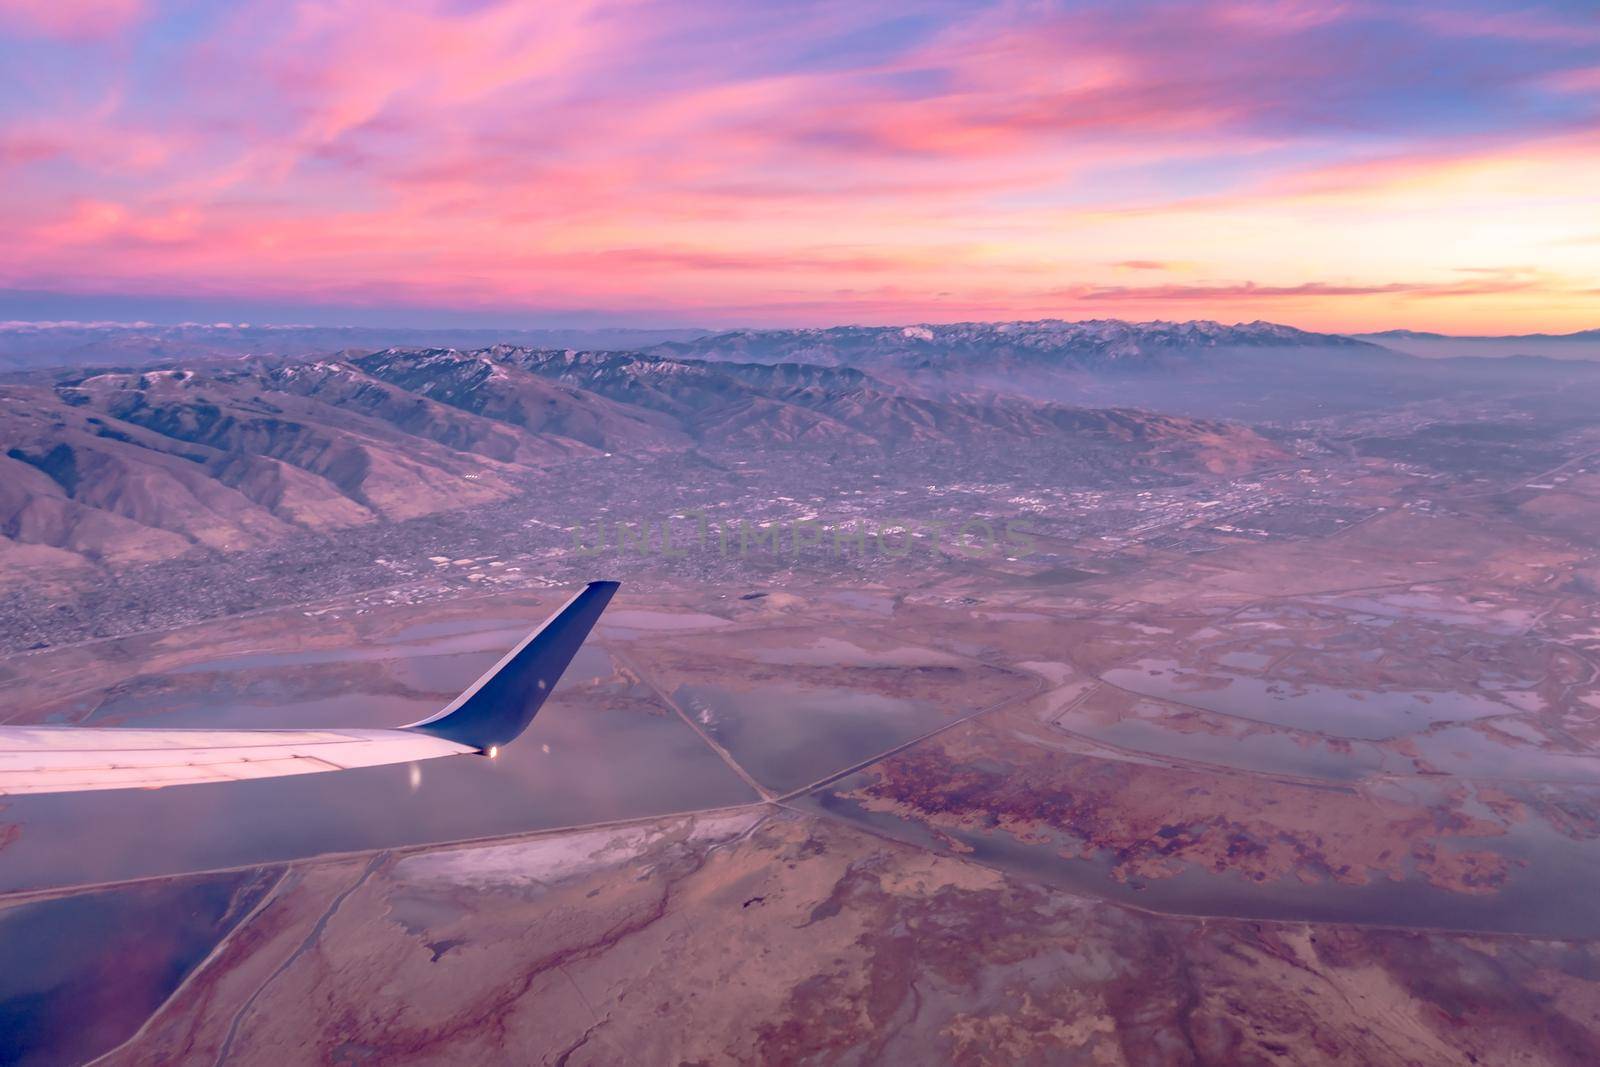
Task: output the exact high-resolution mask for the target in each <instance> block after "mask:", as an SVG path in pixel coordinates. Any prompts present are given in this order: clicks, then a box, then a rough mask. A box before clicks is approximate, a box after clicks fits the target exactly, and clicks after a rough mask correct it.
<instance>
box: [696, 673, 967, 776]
mask: <svg viewBox="0 0 1600 1067" xmlns="http://www.w3.org/2000/svg"><path fill="white" fill-rule="evenodd" d="M672 699H673V701H674V702H675V703H677V705H678V706H679V707H681V708H683V709H684V710H685V711H686V712H687V713H688V714H690V715H692V716H693V717H694V718H695V719H696V720H697V721H698V722H699V723H700V725H701V726H702V727H703V728H704V729H705V730H706V732H707V733H709V734H711V736H712V737H714V738H715V739H716V740H717V742H718V743H719V744H721V745H722V746H723V747H725V748H726V749H727V750H728V751H729V752H730V753H732V754H733V757H734V759H736V760H737V761H738V762H739V765H740V766H742V767H744V769H745V770H747V771H749V772H750V774H751V775H752V776H753V777H754V778H755V779H756V781H758V782H760V783H762V784H763V785H766V786H770V787H771V788H773V789H778V790H785V789H796V788H799V787H800V786H803V785H807V784H809V783H811V782H814V781H817V780H818V779H820V778H823V777H825V776H827V775H829V774H832V773H834V772H837V771H840V770H843V769H844V768H846V767H849V766H851V765H852V764H855V763H859V762H861V761H862V760H864V759H868V758H870V757H872V756H875V755H877V754H878V753H880V752H883V751H885V750H886V749H890V748H893V747H894V746H895V745H898V744H902V743H903V742H906V741H909V740H911V739H912V738H914V737H918V736H920V735H922V734H924V733H927V732H928V731H929V730H932V729H935V728H936V727H939V726H942V725H944V724H945V723H947V722H949V721H950V720H951V719H952V718H954V717H955V716H956V715H957V714H960V712H959V711H955V710H951V709H946V708H941V707H939V706H936V705H934V704H931V703H928V702H926V701H919V700H903V699H899V698H896V697H889V696H883V695H881V694H879V693H869V692H862V691H860V690H855V689H838V688H825V687H809V686H793V685H758V686H752V687H750V688H749V689H739V690H732V689H725V688H723V687H721V686H714V685H686V686H680V687H679V688H678V689H677V690H676V691H675V692H674V693H673V694H672Z"/></svg>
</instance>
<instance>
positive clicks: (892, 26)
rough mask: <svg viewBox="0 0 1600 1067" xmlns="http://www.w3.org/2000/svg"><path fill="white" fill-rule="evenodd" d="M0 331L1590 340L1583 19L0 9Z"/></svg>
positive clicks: (1593, 28) (1481, 11)
mask: <svg viewBox="0 0 1600 1067" xmlns="http://www.w3.org/2000/svg"><path fill="white" fill-rule="evenodd" d="M0 180H3V183H4V190H5V192H4V196H3V198H0V236H3V239H4V249H5V251H4V253H3V254H0V290H4V292H0V318H12V319H65V318H72V319H93V318H118V319H128V318H148V319H152V320H161V319H172V318H174V317H184V318H188V317H201V316H204V317H210V318H223V319H228V320H231V321H238V320H249V321H280V322H325V323H337V322H342V321H353V320H357V319H359V320H361V321H374V320H375V319H377V320H381V321H387V322H392V323H395V324H417V325H428V324H434V323H441V322H451V323H468V322H481V323H482V324H485V325H545V324H552V325H554V324H577V323H594V324H600V323H608V324H609V323H617V324H628V325H657V324H659V325H673V324H687V325H697V326H708V327H715V326H724V325H825V324H833V323H840V322H864V323H903V322H920V321H955V320H963V319H979V318H982V319H993V318H1038V317H1045V316H1051V317H1063V318H1096V317H1116V318H1135V319H1148V318H1168V319H1187V318H1216V319H1221V320H1224V321H1235V320H1253V319H1258V318H1259V319H1269V320H1274V321H1280V322H1288V323H1292V324H1294V325H1298V326H1302V327H1306V328H1312V329H1333V330H1341V331H1354V330H1361V329H1384V328H1390V327H1398V326H1406V327H1412V328H1417V329H1433V330H1442V331H1446V332H1457V333H1484V332H1495V333H1509V332H1529V331H1536V330H1544V331H1552V332H1562V331H1569V330H1576V329H1583V328H1593V327H1600V5H1597V4H1596V3H1595V0H1574V2H1570V3H1543V4H1516V3H1506V2H1499V3H1474V2H1456V3H1438V4H1430V3H1402V2H1394V0H1350V2H1347V3H1341V2H1335V0H1326V2H1310V0H1273V2H1262V3H1251V2H1247V0H1199V2H1193V3H1144V2H1120V3H1054V4H1052V3H1031V2H1025V3H1007V2H1000V3H977V2H963V0H932V2H926V3H888V2H886V3H870V2H863V0H849V2H813V3H806V2H787V0H779V2H772V0H727V2H723V0H714V2H700V0H639V2H633V0H540V2H523V3H495V2H488V0H454V2H449V0H438V2H431V3H429V2H408V0H319V2H294V0H242V2H233V3H202V2H185V0H178V2H158V0H0Z"/></svg>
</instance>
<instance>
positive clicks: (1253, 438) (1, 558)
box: [0, 342, 1283, 576]
mask: <svg viewBox="0 0 1600 1067" xmlns="http://www.w3.org/2000/svg"><path fill="white" fill-rule="evenodd" d="M675 343H676V342H675ZM12 377H13V380H12V381H11V382H9V383H7V384H0V535H3V537H4V541H3V542H0V569H3V570H8V571H10V572H19V571H20V572H25V573H30V574H33V575H35V576H39V575H43V574H47V573H48V572H50V571H51V570H52V569H62V568H66V569H72V568H75V567H80V566H82V565H84V564H85V563H108V564H126V563H133V562H140V561H145V560H153V559H161V558H168V557H171V556H174V555H178V554H181V553H183V552H187V551H190V550H193V549H202V550H205V549H209V550H215V551H236V550H240V549H246V548H252V547H256V546H260V545H264V544H269V543H271V542H273V541H275V540H278V539H281V538H283V537H285V536H288V535H289V534H291V533H294V532H296V531H303V530H335V529H339V528H344V527H350V526H356V525H362V524H368V523H375V522H390V521H397V520H404V519H408V518H414V517H417V516H420V515H427V514H435V513H439V512H447V511H450V510H453V509H456V508H461V507H470V506H473V505H477V504H485V503H493V502H496V501H503V500H506V499H508V498H511V497H514V496H517V495H519V494H522V493H525V492H527V491H528V490H529V489H530V488H532V487H536V486H537V485H538V484H539V480H540V479H541V478H545V477H549V476H551V475H552V473H553V472H555V471H557V470H558V469H559V468H560V466H561V465H562V464H564V463H566V462H568V461H570V460H574V459H577V458H581V457H593V456H599V455H603V454H606V453H627V454H631V455H639V454H646V453H648V454H663V455H674V454H683V455H686V454H690V453H696V452H698V453H703V454H706V455H709V456H713V457H723V458H728V457H737V456H746V455H749V454H751V453H752V452H769V453H770V452H772V451H773V450H792V451H794V452H795V453H796V454H797V462H807V461H808V459H807V458H806V457H816V458H825V457H826V456H829V455H837V454H838V451H839V450H840V449H857V450H874V451H875V452H877V453H882V454H884V455H893V454H895V453H896V452H899V451H903V450H906V449H922V450H927V449H936V448H942V449H950V450H961V451H962V452H967V451H971V450H974V449H980V450H981V449H986V448H1001V449H1007V450H1012V451H1016V450H1019V449H1024V448H1045V449H1054V450H1057V451H1064V452H1065V453H1069V454H1072V453H1075V454H1079V455H1084V456H1087V455H1090V454H1092V455H1094V456H1095V457H1096V458H1095V463H1096V464H1098V465H1100V466H1102V467H1104V468H1105V469H1106V470H1111V469H1115V468H1116V467H1117V466H1118V465H1126V466H1128V467H1130V468H1132V467H1146V468H1160V469H1163V470H1168V471H1173V472H1187V473H1191V474H1203V473H1205V472H1222V471H1234V470H1240V469H1247V468H1249V467H1251V466H1254V465H1257V464H1260V463H1264V462H1267V461H1269V460H1273V459H1278V458H1281V457H1282V455H1283V453H1282V452H1281V451H1280V450H1279V448H1278V447H1277V446H1276V445H1274V444H1273V443H1272V442H1270V441H1269V440H1268V439H1266V438H1264V437H1262V436H1261V435H1259V434H1258V433H1256V432H1255V431H1252V430H1250V429H1247V428H1245V427H1243V426H1239V425H1236V424H1231V423H1227V422H1221V421H1217V420H1210V419H1196V418H1187V417H1183V416H1177V415H1168V414H1157V413H1152V412H1147V411H1137V410H1129V409H1115V408H1092V407H1085V406H1081V405H1069V404H1061V403H1055V402H1051V401H1046V400H1037V399H1030V398H1026V397H1021V396H1014V395H1003V394H999V393H995V392H975V393H958V392H952V391H949V390H943V391H939V392H937V393H930V392H925V391H919V390H918V389H916V388H914V387H910V386H906V385H897V384H894V383H891V382H889V381H885V380H883V379H881V378H879V377H877V376H874V375H872V374H870V373H868V372H866V371H863V370H860V369H857V368H850V367H843V366H829V365H821V364H815V363H799V362H734V361H726V360H723V361H708V360H700V359H690V358H684V357H677V356H667V355H662V354H657V353H643V352H595V351H578V350H572V349H543V348H524V347H517V346H508V345H499V346H491V347H488V348H483V349H479V350H474V351H460V350H456V349H450V348H394V347H391V348H385V349H382V350H379V351H376V352H371V353H367V354H365V355H360V356H354V357H352V358H348V359H315V360H305V361H300V360H293V359H276V358H275V359H265V358H252V359H245V360H227V361H205V360H201V361H197V362H195V363H193V364H185V365H175V366H168V367H163V368H159V369H138V368H134V369H120V370H104V371H99V372H87V373H79V374H73V375H43V374H33V375H13V376H12Z"/></svg>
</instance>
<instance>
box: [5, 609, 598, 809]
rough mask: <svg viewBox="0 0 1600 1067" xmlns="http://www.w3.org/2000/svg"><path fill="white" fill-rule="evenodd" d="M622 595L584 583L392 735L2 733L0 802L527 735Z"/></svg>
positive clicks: (375, 760) (328, 766) (250, 774)
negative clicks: (434, 708)
mask: <svg viewBox="0 0 1600 1067" xmlns="http://www.w3.org/2000/svg"><path fill="white" fill-rule="evenodd" d="M616 591H617V583H616V582H591V583H589V585H588V586H586V587H585V588H584V589H583V591H582V592H580V593H579V594H578V595H577V596H575V597H573V598H572V599H571V600H569V601H568V602H567V603H566V604H565V605H564V606H563V607H562V608H561V610H560V611H558V612H556V613H555V614H554V615H552V616H551V617H550V618H549V619H548V620H546V621H545V623H544V625H543V626H540V627H539V628H538V629H537V630H535V631H534V632H533V633H531V634H529V635H528V636H527V637H525V638H523V640H522V641H521V642H519V643H518V644H517V646H516V647H515V648H513V649H512V650H511V651H510V652H508V653H506V655H505V657H504V658H503V659H501V660H500V662H499V663H497V664H495V665H494V667H493V668H492V669H490V670H489V672H488V673H486V674H484V675H483V677H481V678H479V679H478V680H477V681H476V682H473V683H472V685H471V686H470V687H468V689H467V690H466V692H464V693H462V694H461V695H460V696H459V697H457V698H456V699H455V700H454V701H452V702H451V703H450V704H449V706H447V707H446V708H445V709H444V710H443V711H441V712H439V713H438V714H437V715H432V716H429V717H428V718H426V719H422V720H421V721H419V722H414V723H411V724H409V725H407V726H400V727H396V728H394V729H389V730H342V729H329V730H192V729H142V728H131V727H130V728H127V729H123V728H118V727H85V726H0V796H8V795H14V794H20V793H67V792H77V791H80V790H87V789H157V788H160V787H162V786H168V785H187V784H193V783H198V782H234V781H243V780H246V779H251V778H275V777H278V776H280V775H286V774H313V773H316V772H318V771H341V770H347V769H349V768H352V767H373V766H377V765H379V764H384V763H410V762H412V761H413V760H422V759H433V758H435V757H437V756H454V755H460V754H463V753H484V754H488V755H494V754H495V753H496V752H497V751H498V750H499V746H501V745H503V744H505V743H506V742H508V741H511V740H513V739H515V738H516V737H517V735H519V734H521V733H522V731H523V730H525V729H527V727H528V724H529V723H530V722H532V721H533V717H534V715H536V714H538V711H539V708H540V706H541V705H543V704H544V702H545V699H546V698H547V697H548V696H549V695H550V691H551V690H552V689H553V688H554V687H555V684H556V681H557V680H558V679H559V678H560V677H561V674H562V672H563V671H565V670H566V669H567V664H569V663H571V662H572V657H573V656H574V655H576V654H577V651H578V648H579V646H581V645H582V644H583V641H584V638H585V637H587V636H588V635H589V631H590V629H592V628H593V626H594V624H595V622H596V621H597V620H598V619H599V618H600V613H601V612H602V611H604V610H605V607H606V605H607V604H608V603H610V601H611V597H612V595H613V594H614V593H615V592H616Z"/></svg>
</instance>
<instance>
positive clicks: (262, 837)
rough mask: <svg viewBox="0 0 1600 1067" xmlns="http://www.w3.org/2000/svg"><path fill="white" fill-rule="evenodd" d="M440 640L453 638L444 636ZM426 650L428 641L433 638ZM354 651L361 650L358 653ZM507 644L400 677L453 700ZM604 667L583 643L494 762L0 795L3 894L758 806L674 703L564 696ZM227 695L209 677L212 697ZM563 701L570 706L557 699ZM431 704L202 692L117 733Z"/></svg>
mask: <svg viewBox="0 0 1600 1067" xmlns="http://www.w3.org/2000/svg"><path fill="white" fill-rule="evenodd" d="M447 640H454V639H453V638H452V639H447ZM431 647H434V648H437V647H439V644H438V643H435V644H433V645H432V646H431ZM353 651H354V652H355V653H357V655H356V656H354V657H352V658H363V657H361V655H360V654H361V653H362V652H363V651H370V650H353ZM504 651H505V647H504V644H503V643H502V644H501V645H498V646H497V647H495V648H493V649H492V650H489V651H484V652H478V653H473V654H453V655H439V656H432V657H426V658H424V659H423V660H421V661H417V662H413V663H408V664H407V667H408V669H411V670H414V671H420V672H421V673H424V674H428V675H430V678H429V681H430V682H431V683H433V684H436V685H438V686H441V687H444V688H445V690H446V691H447V692H455V691H459V690H460V689H461V688H464V687H465V686H466V685H467V684H469V683H470V682H471V681H472V680H473V679H475V678H476V677H477V676H478V675H479V674H481V673H482V672H483V671H485V670H487V669H488V668H489V667H490V666H491V665H493V663H494V662H495V661H496V660H497V659H498V658H499V657H500V655H502V654H503V653H504ZM613 673H614V667H613V666H612V664H611V661H610V657H609V655H608V654H607V653H606V652H605V651H604V650H603V649H602V648H601V647H599V646H597V645H594V644H590V645H586V646H585V647H584V648H583V650H582V651H580V653H579V657H578V659H577V660H576V661H574V663H573V666H572V667H571V668H570V670H569V673H568V675H567V676H566V677H565V678H564V679H563V681H562V682H561V684H560V687H559V688H558V689H557V691H556V695H555V697H554V698H552V700H551V701H550V703H549V704H548V705H547V706H546V707H545V708H544V709H543V710H542V711H541V712H540V714H539V717H538V719H537V720H535V722H534V724H533V725H532V726H531V727H530V728H529V730H528V732H527V733H526V734H524V735H523V737H522V738H520V739H519V740H518V741H517V742H516V743H515V744H512V745H509V746H507V747H506V748H505V749H504V750H503V751H502V752H501V754H500V757H499V758H498V759H495V760H489V759H484V758H481V757H474V756H456V757H449V758H445V759H436V760H427V761H423V762H420V763H417V764H410V765H397V766H390V767H370V768H363V769H360V770H352V771H341V772H338V773H334V774H311V775H302V776H298V777H290V778H276V779H264V780H258V781H251V782H235V783H227V784H215V785H197V786H185V787H182V788H176V789H160V790H114V791H108V792H95V793H64V794H57V795H45V796H22V797H15V798H9V799H8V800H7V801H6V807H5V809H4V810H3V811H0V821H3V822H11V823H16V824H18V825H19V826H20V827H21V835H20V836H19V837H18V838H17V840H15V841H13V842H12V843H10V844H9V845H7V846H6V847H5V849H4V852H3V853H0V890H12V889H20V888H36V887H42V886H57V885H73V884H80V883H86V882H100V881H112V880H118V879H125V878H134V877H140V876H145V875H156V874H172V873H178V872H182V871H193V870H205V869H210V868H216V867H230V866H238V865H245V864H253V863H261V862H266V861H271V860H282V859H290V858H296V857H303V856H309V855H316V854H318V853H323V852H339V851H348V850H358V849H368V848H380V847H389V846H394V845H404V844H417V843H425V842H433V841H448V840H456V839H461V838H470V837H481V836H489V835H495V834H506V833H517V832H523V831H528V830H535V829H542V828H548V827H555V826H566V825H573V824H579V823H588V822H598V821H604V820H610V819H620V818H632V817H639V816H646V815H653V814H657V813H667V812H674V811H689V810H693V809H696V808H704V807H715V806H721V805H727V804H736V803H743V802H746V801H750V800H753V799H755V796H754V794H753V793H752V792H751V790H750V789H749V787H748V786H746V785H745V784H744V783H743V782H741V781H740V780H739V779H738V777H737V776H735V775H734V774H733V772H731V771H730V770H729V769H728V768H727V767H726V765H724V764H723V763H722V761H721V760H719V759H718V758H717V757H716V756H715V755H714V754H713V753H712V752H711V751H710V750H709V749H708V748H706V746H705V744H704V743H703V742H702V741H701V740H700V739H699V738H698V737H696V736H695V734H694V732H693V731H692V730H690V729H689V728H688V727H687V726H685V725H684V724H683V722H682V721H681V720H679V719H678V717H677V716H676V715H673V714H672V713H671V712H670V710H668V709H666V708H664V707H660V706H659V705H657V708H658V709H659V710H658V713H656V714H651V713H648V712H645V711H641V710H637V709H636V708H635V709H630V710H609V709H607V710H602V709H600V708H598V707H597V706H596V705H594V704H592V703H588V702H586V701H584V700H582V699H575V698H574V694H576V691H577V689H578V688H579V687H581V686H582V685H583V684H584V682H585V681H586V680H589V681H593V680H594V679H596V678H607V677H610V676H611V675H612V674H613ZM230 688H236V686H235V684H234V683H233V682H230V681H228V680H227V675H225V674H224V675H220V676H219V687H218V689H219V691H221V692H222V693H224V694H225V693H226V692H227V691H228V690H229V689H230ZM564 693H565V694H567V696H566V697H564V696H563V694H564ZM438 707H439V702H438V700H434V699H428V700H422V699H413V698H405V697H398V696H394V695H392V694H391V695H381V696H374V695H369V694H362V693H355V692H343V693H331V694H328V695H326V696H317V697H314V698H310V699H301V700H286V701H284V702H281V703H273V702H270V701H265V702H263V701H259V700H258V701H257V702H255V703H249V704H232V703H229V702H228V700H227V699H226V698H225V696H224V697H222V698H219V697H218V696H216V695H213V694H204V695H200V696H196V695H185V696H184V697H183V698H181V699H180V700H178V702H177V703H176V704H173V703H166V704H163V705H162V706H161V707H160V709H159V710H157V709H155V708H145V709H133V710H134V711H137V712H138V714H131V715H129V716H128V717H127V718H125V719H124V720H122V721H124V722H125V723H126V724H128V725H132V724H134V723H135V722H138V723H140V724H141V725H163V726H177V725H216V724H226V725H228V726H349V727H364V726H394V725H398V724H400V723H403V722H410V721H413V720H415V719H418V718H422V717H424V716H426V715H428V714H431V713H432V712H433V711H436V710H437V709H438Z"/></svg>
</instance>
